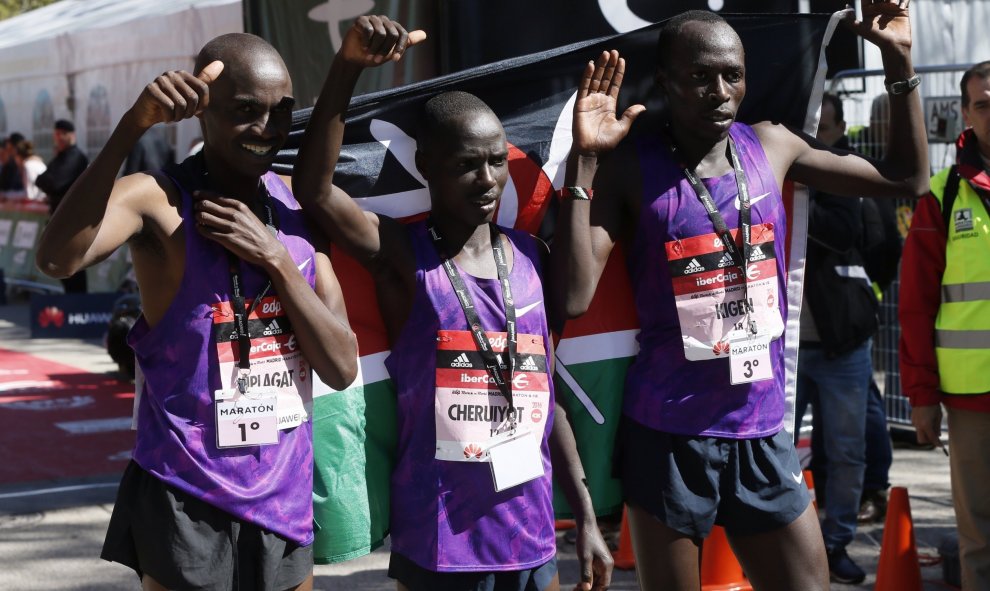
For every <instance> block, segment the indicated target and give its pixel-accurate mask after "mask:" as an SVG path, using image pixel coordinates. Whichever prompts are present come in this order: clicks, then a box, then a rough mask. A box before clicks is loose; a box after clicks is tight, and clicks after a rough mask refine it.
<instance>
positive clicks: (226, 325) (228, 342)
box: [213, 296, 313, 430]
mask: <svg viewBox="0 0 990 591" xmlns="http://www.w3.org/2000/svg"><path fill="white" fill-rule="evenodd" d="M247 305H248V306H250V305H251V301H250V300H249V301H248V302H247ZM248 329H249V331H250V334H251V355H250V359H251V374H250V375H249V376H248V382H247V386H248V393H249V394H252V395H253V394H254V393H255V392H257V391H264V392H266V393H270V394H271V395H272V396H273V397H275V398H276V399H277V401H278V404H277V407H278V415H277V422H276V424H277V427H278V429H282V430H284V429H291V428H293V427H296V426H298V425H301V424H302V423H303V422H304V421H306V420H307V419H308V418H309V411H310V409H311V408H312V404H313V382H312V380H311V379H310V367H309V363H308V362H307V361H306V358H305V357H303V354H302V350H301V349H300V348H299V343H298V341H297V340H296V335H295V333H293V331H292V325H291V323H290V322H289V318H288V316H286V314H285V311H284V310H283V309H282V303H281V302H280V301H279V299H278V296H268V297H266V298H264V299H262V300H261V302H260V303H259V304H258V305H257V306H256V307H255V309H254V311H253V312H251V316H250V317H249V318H248ZM213 335H214V340H215V344H216V347H217V358H218V360H219V362H220V388H221V390H223V391H229V390H232V389H235V388H236V387H237V374H238V366H237V364H238V361H239V360H240V353H239V351H240V349H239V348H238V342H237V329H236V325H235V323H234V314H233V311H232V309H231V307H230V302H220V303H219V304H217V305H215V306H214V308H213Z"/></svg>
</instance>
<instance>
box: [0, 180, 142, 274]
mask: <svg viewBox="0 0 990 591" xmlns="http://www.w3.org/2000/svg"><path fill="white" fill-rule="evenodd" d="M47 221H48V204H47V203H45V202H39V201H28V200H26V199H24V197H23V193H11V194H4V195H2V196H0V269H2V270H3V281H4V284H5V285H2V286H0V290H3V289H6V290H21V291H27V292H34V293H62V285H61V283H60V282H59V281H58V279H53V278H51V277H48V276H46V275H45V274H43V273H42V272H41V271H40V270H38V267H37V266H36V265H35V264H34V253H35V249H36V248H37V245H38V239H39V238H40V237H41V231H42V230H43V229H44V226H45V223H47ZM130 272H131V260H130V254H129V251H128V250H127V249H120V250H118V251H117V252H115V253H114V254H113V255H111V256H110V257H109V258H107V260H105V261H103V262H101V263H99V264H98V265H95V266H93V267H91V268H90V269H88V270H87V276H88V277H87V279H88V281H89V291H90V292H91V293H101V292H115V291H117V290H118V289H119V288H120V285H121V284H122V283H123V282H124V280H125V279H127V277H128V275H129V274H130Z"/></svg>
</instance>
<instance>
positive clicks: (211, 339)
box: [128, 165, 315, 545]
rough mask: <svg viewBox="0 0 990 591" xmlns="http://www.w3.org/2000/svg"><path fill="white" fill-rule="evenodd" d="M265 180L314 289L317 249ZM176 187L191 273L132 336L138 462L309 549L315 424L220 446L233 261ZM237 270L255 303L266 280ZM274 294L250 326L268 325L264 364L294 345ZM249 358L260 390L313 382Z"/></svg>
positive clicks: (261, 339)
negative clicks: (151, 322) (223, 314)
mask: <svg viewBox="0 0 990 591" xmlns="http://www.w3.org/2000/svg"><path fill="white" fill-rule="evenodd" d="M184 166H185V165H184ZM263 180H264V183H265V186H266V187H267V188H268V190H269V192H270V193H271V195H272V197H273V199H272V202H273V209H274V213H275V215H274V218H275V222H276V225H277V227H278V239H279V240H280V241H281V242H282V243H283V244H284V245H285V247H286V248H287V249H288V251H289V253H290V255H291V256H292V259H293V260H294V261H295V263H296V265H297V266H299V268H300V270H301V271H302V273H303V276H304V277H305V278H306V280H307V281H308V282H309V284H310V286H313V285H314V283H315V267H314V265H315V261H314V260H313V256H314V250H313V246H312V245H311V242H310V237H309V233H308V232H307V230H306V229H305V226H304V223H303V218H302V215H301V213H300V211H299V204H298V203H296V200H295V198H294V197H293V196H292V193H290V192H289V189H288V188H287V187H286V186H285V185H284V184H283V183H282V181H281V180H279V178H278V177H277V176H276V175H275V174H273V173H268V174H266V175H265V176H264V177H263ZM173 181H175V182H176V185H177V186H178V187H179V191H180V192H181V196H182V206H181V207H182V219H183V231H184V232H185V241H186V268H185V274H184V275H183V278H182V284H181V286H180V287H179V290H178V292H177V293H176V294H175V298H174V299H173V300H172V303H171V305H170V306H169V308H168V310H167V311H166V312H165V315H164V316H163V317H162V319H161V321H160V322H159V323H158V324H157V325H156V326H155V327H154V328H149V326H148V324H147V322H146V321H145V319H144V317H143V316H142V317H141V318H139V319H138V322H137V323H136V324H135V325H134V328H133V329H132V330H131V333H130V335H129V337H128V342H129V343H130V345H131V346H132V347H133V348H134V352H135V355H136V357H137V362H138V364H139V365H140V368H141V371H142V372H143V374H144V379H145V387H144V392H143V395H142V398H141V401H140V403H139V405H138V423H137V442H136V443H135V447H134V460H135V461H136V462H137V463H138V464H139V465H140V466H141V467H142V468H144V469H145V470H146V471H148V472H149V473H151V474H152V475H154V476H155V477H156V478H158V479H160V480H162V481H164V482H165V483H166V484H168V485H169V486H173V487H175V488H177V489H179V490H182V491H184V492H186V493H188V494H191V495H193V496H194V497H196V498H199V499H202V500H203V501H205V502H207V503H210V504H211V505H214V506H216V507H218V508H219V509H222V510H223V511H225V512H227V513H229V514H231V515H232V516H233V517H235V518H237V519H241V520H244V521H248V522H251V523H255V524H257V525H259V526H261V527H263V528H265V529H267V530H269V531H272V532H275V533H276V534H278V535H280V536H282V537H284V538H286V539H288V540H290V541H292V542H295V543H297V544H301V545H307V544H309V543H311V542H312V540H313V498H312V491H313V487H312V485H313V446H312V423H311V422H310V421H304V422H303V423H302V424H301V425H299V426H297V427H294V428H292V429H288V430H283V431H280V432H279V443H278V444H276V445H265V446H256V445H255V446H248V447H233V448H225V449H218V447H217V433H216V431H217V418H216V410H215V401H214V391H215V390H216V389H218V388H219V387H220V380H221V378H220V360H219V359H218V355H220V353H218V351H220V350H223V349H222V348H223V347H224V346H226V350H228V351H229V350H230V348H231V345H230V344H229V343H218V342H217V338H216V336H215V314H216V312H217V311H218V310H221V309H222V308H223V307H224V306H226V305H227V303H228V302H230V301H231V293H230V292H231V279H230V272H229V262H228V257H227V251H226V250H225V249H224V248H223V247H221V246H220V245H218V244H216V243H215V242H213V241H211V240H208V239H206V238H204V237H202V236H201V235H200V234H199V232H197V231H196V228H195V221H194V219H193V210H192V202H193V200H192V197H191V195H190V193H189V190H190V189H189V187H183V186H182V185H180V184H179V182H178V181H176V180H175V179H173ZM240 271H241V277H242V281H243V285H244V292H245V297H246V298H248V299H249V300H250V299H251V298H254V297H255V296H256V294H258V293H259V292H261V290H262V288H263V287H264V286H265V284H266V283H267V282H268V278H267V277H266V276H265V275H264V274H262V273H260V272H259V271H258V270H257V268H255V267H252V266H251V265H248V264H245V263H243V262H241V263H240ZM273 291H274V290H270V291H269V298H266V299H265V300H263V301H264V302H265V306H259V307H258V311H257V315H258V316H261V315H262V308H264V309H265V314H264V316H265V317H266V318H258V317H256V315H255V314H252V317H251V318H252V320H250V321H249V323H250V324H251V325H252V326H264V329H263V330H260V331H259V330H255V328H251V333H252V341H251V344H252V348H257V350H258V352H259V353H258V357H259V358H260V357H262V355H263V353H261V352H262V351H268V350H271V349H273V348H276V349H277V348H279V347H282V348H284V349H293V350H294V348H295V347H297V345H296V344H295V337H294V336H293V335H292V333H291V327H290V326H289V325H288V324H286V323H287V322H288V318H287V317H286V316H285V315H284V312H281V313H280V314H279V312H280V311H281V305H280V303H278V299H277V294H274V293H273ZM271 296H275V297H274V298H272V297H271ZM228 309H229V308H228ZM272 320H274V321H275V322H272ZM264 322H268V324H261V323H264ZM276 323H277V325H276ZM228 325H229V323H228ZM259 332H263V335H262V334H258V333H259ZM272 334H276V335H277V336H271V335H272ZM256 335H257V337H258V338H256ZM234 348H236V347H234ZM251 358H252V379H253V380H255V381H256V382H257V383H258V384H259V385H261V384H269V383H275V382H276V381H278V383H279V385H284V384H285V382H286V380H288V381H289V382H291V383H294V384H296V385H304V384H305V382H306V381H308V380H309V379H310V376H309V375H307V374H308V372H307V371H296V372H286V371H282V372H279V373H278V374H275V373H267V372H266V371H265V367H263V366H260V364H259V363H256V362H255V361H256V360H255V353H252V355H251ZM258 361H260V359H259V360H258Z"/></svg>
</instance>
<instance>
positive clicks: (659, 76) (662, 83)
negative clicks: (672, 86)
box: [653, 66, 667, 96]
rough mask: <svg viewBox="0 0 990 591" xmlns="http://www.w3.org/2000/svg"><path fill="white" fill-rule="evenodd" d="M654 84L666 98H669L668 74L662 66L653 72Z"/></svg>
mask: <svg viewBox="0 0 990 591" xmlns="http://www.w3.org/2000/svg"><path fill="white" fill-rule="evenodd" d="M653 84H655V85H656V87H657V89H658V90H659V91H660V92H661V93H662V94H663V95H664V96H667V73H666V72H664V71H663V68H661V67H660V66H657V69H656V70H654V71H653Z"/></svg>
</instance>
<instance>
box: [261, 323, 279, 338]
mask: <svg viewBox="0 0 990 591" xmlns="http://www.w3.org/2000/svg"><path fill="white" fill-rule="evenodd" d="M277 334H282V327H281V326H279V325H278V320H272V323H271V324H269V325H268V327H267V328H265V331H264V335H265V336H271V335H277Z"/></svg>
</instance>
